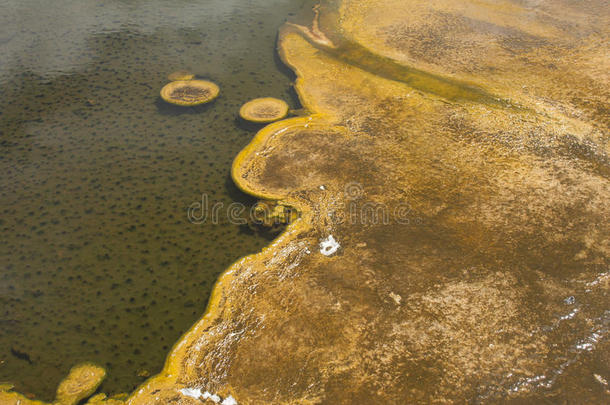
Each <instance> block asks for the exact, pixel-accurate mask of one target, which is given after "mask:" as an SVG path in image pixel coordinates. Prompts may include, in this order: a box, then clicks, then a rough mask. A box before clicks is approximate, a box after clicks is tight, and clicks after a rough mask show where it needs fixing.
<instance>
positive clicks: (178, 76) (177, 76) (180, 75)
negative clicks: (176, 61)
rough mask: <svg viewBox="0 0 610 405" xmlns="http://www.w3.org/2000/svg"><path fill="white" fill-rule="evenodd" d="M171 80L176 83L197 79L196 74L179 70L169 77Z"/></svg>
mask: <svg viewBox="0 0 610 405" xmlns="http://www.w3.org/2000/svg"><path fill="white" fill-rule="evenodd" d="M167 78H168V79H169V80H171V81H172V82H175V81H177V80H193V79H194V78H195V74H194V73H191V72H189V71H188V70H178V71H176V72H174V73H171V74H170V75H169V76H167Z"/></svg>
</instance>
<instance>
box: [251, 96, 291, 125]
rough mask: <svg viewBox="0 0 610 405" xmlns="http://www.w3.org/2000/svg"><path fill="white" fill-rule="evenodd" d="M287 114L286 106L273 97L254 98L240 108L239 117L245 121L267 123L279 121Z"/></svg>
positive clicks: (283, 102)
mask: <svg viewBox="0 0 610 405" xmlns="http://www.w3.org/2000/svg"><path fill="white" fill-rule="evenodd" d="M287 114H288V104H286V102H285V101H283V100H279V99H277V98H273V97H265V98H255V99H254V100H250V101H248V102H247V103H246V104H244V105H243V106H241V108H240V110H239V116H240V117H242V118H243V119H245V120H246V121H251V122H258V123H267V122H273V121H277V120H280V119H282V118H284V117H285V116H286V115H287Z"/></svg>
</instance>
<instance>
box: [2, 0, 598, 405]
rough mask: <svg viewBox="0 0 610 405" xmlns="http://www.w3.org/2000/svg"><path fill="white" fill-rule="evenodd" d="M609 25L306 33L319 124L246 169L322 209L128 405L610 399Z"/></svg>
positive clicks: (469, 25)
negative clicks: (609, 335)
mask: <svg viewBox="0 0 610 405" xmlns="http://www.w3.org/2000/svg"><path fill="white" fill-rule="evenodd" d="M318 17H319V18H318ZM609 26H610V21H609V10H608V5H607V2H605V1H602V0H592V1H569V0H554V1H551V0H540V1H530V0H513V1H500V0H498V1H484V0H470V1H454V0H438V1H429V0H343V1H338V0H337V1H330V2H323V3H322V4H321V6H320V7H319V8H317V9H316V19H315V21H313V23H312V24H311V25H310V26H309V27H304V26H299V25H294V24H287V25H285V26H284V27H283V28H282V30H281V32H280V37H279V52H280V55H281V57H282V59H283V61H284V62H285V63H286V64H287V65H288V66H290V67H291V68H292V69H293V70H294V71H295V72H296V74H297V76H298V79H297V82H296V90H297V92H298V94H299V97H300V99H301V102H302V104H303V106H304V107H305V108H306V109H307V110H308V112H309V114H308V115H306V116H300V117H297V118H290V119H286V120H283V121H279V122H277V123H274V124H271V125H269V126H267V127H265V128H264V129H262V130H261V131H260V132H259V133H258V134H257V135H256V138H255V139H254V140H253V141H252V143H251V144H250V145H249V146H248V147H247V148H246V149H245V150H243V151H242V152H241V153H240V154H239V156H238V157H237V159H236V160H235V163H234V166H233V178H234V180H235V181H236V183H237V184H238V185H239V186H240V187H241V188H242V189H243V190H245V191H247V192H248V193H251V194H254V195H257V196H260V197H262V198H265V199H275V200H280V202H281V203H282V204H285V205H290V206H293V207H296V208H297V209H298V210H299V211H300V213H301V216H300V219H298V220H296V221H295V222H293V223H292V224H291V225H290V226H289V227H288V230H287V231H286V232H285V233H284V234H283V235H282V236H281V237H280V238H278V239H277V240H276V241H275V242H274V243H273V244H272V245H271V246H269V247H268V248H267V249H266V250H264V251H263V252H262V253H259V254H256V255H253V256H250V257H247V258H245V259H243V260H241V261H239V262H237V263H235V264H234V265H233V266H232V267H231V268H230V269H228V270H227V271H226V273H225V274H224V275H223V276H222V278H221V279H220V280H219V282H218V284H217V286H216V289H215V292H214V295H213V297H212V299H211V304H210V306H209V308H208V312H207V314H206V315H205V316H204V317H203V318H202V319H201V320H200V321H199V322H198V323H197V324H196V325H195V326H194V327H193V328H192V329H191V331H190V332H188V333H187V334H186V335H185V336H184V337H183V338H182V339H181V340H180V341H179V342H178V343H177V344H176V346H175V347H174V349H173V350H172V352H171V354H170V355H169V357H168V360H167V364H166V367H165V370H164V371H163V373H162V374H160V375H158V376H156V377H153V378H151V379H150V380H148V381H147V382H146V383H145V384H144V385H142V386H141V387H140V389H139V390H137V391H136V392H134V393H132V394H131V396H130V397H129V398H128V399H127V400H126V403H129V404H133V405H136V404H147V405H149V404H170V403H171V404H200V403H202V401H203V402H205V401H208V402H209V403H213V402H222V403H224V404H232V403H239V404H270V403H286V404H317V403H329V404H330V403H332V404H388V403H391V404H405V403H426V402H431V403H464V402H475V403H476V402H490V403H496V402H498V401H500V402H515V403H517V402H518V403H523V402H527V403H539V402H538V401H540V400H543V399H544V400H549V401H567V402H570V403H589V404H593V403H607V402H606V401H608V400H609V398H610V396H609V392H610V391H609V390H610V387H608V377H609V376H610V344H608V328H609V326H610V325H609V322H610V305H609V304H610V302H609V299H608V287H609V280H610V276H609V273H608V268H609V257H610V254H609V253H610V252H609V249H610V244H609V235H610V229H609V224H610V221H609V219H610V218H609V214H610V204H609V203H608V201H610V182H609V181H608V176H609V175H610V171H609V161H608V123H609V122H608V117H609V114H608V89H609V83H608V81H609V80H608V79H609V75H608V72H609V71H610V62H609V56H608V55H609V54H610V52H609V51H610V50H609V49H608V41H607V38H608V36H609V32H608V27H609ZM0 398H2V399H4V400H5V402H3V403H6V402H7V401H8V403H11V402H10V401H17V398H18V394H15V393H10V394H9V393H6V392H5V393H3V394H0ZM96 400H97V401H102V400H103V397H100V396H98V397H97V399H96ZM23 401H24V402H22V403H26V401H25V400H23ZM223 401H224V402H223ZM13 403H17V402H13Z"/></svg>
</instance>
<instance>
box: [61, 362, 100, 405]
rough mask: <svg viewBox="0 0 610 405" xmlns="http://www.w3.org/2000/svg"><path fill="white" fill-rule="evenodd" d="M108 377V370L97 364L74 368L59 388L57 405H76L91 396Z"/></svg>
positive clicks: (81, 365)
mask: <svg viewBox="0 0 610 405" xmlns="http://www.w3.org/2000/svg"><path fill="white" fill-rule="evenodd" d="M104 377H106V370H104V369H103V368H102V367H99V366H96V365H95V364H90V363H83V364H80V365H78V366H75V367H72V369H71V370H70V374H68V376H67V377H66V378H65V379H64V380H63V381H62V382H61V383H60V384H59V387H58V388H57V397H56V399H57V401H56V402H57V403H60V404H62V405H64V404H65V405H75V404H77V403H79V402H80V401H82V400H83V399H85V398H87V397H89V396H91V395H92V394H93V393H94V392H95V390H96V389H97V387H99V386H100V384H101V383H102V381H103V380H104Z"/></svg>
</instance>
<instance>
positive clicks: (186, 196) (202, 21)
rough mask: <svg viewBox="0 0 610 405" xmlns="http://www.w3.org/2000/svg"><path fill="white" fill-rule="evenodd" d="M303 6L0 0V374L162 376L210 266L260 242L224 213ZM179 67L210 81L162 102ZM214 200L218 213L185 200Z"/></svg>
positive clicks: (19, 383) (39, 389) (274, 92)
mask: <svg viewBox="0 0 610 405" xmlns="http://www.w3.org/2000/svg"><path fill="white" fill-rule="evenodd" d="M302 3H303V1H302V0H272V1H269V0H255V1H251V0H211V1H203V0H201V1H172V2H163V1H147V2H142V1H102V2H96V1H89V0H87V1H82V0H79V1H69V0H64V1H59V2H54V3H53V4H50V3H49V2H43V1H34V0H28V1H16V0H9V1H6V0H3V1H0V53H1V54H2V56H1V57H0V94H1V95H2V97H1V99H0V173H1V174H0V229H1V236H0V308H1V312H0V381H3V380H7V381H11V382H14V383H15V385H16V389H18V390H19V391H21V392H25V393H33V394H35V395H36V396H37V397H41V398H43V399H51V398H52V397H53V394H54V391H55V387H56V386H57V384H58V382H59V381H60V379H61V378H62V377H64V376H65V375H66V374H67V372H68V370H69V368H70V367H72V366H73V365H74V364H76V363H78V362H81V361H93V362H96V363H97V364H100V365H102V366H104V367H106V368H107V371H108V377H107V379H106V381H105V382H104V384H103V387H102V389H103V390H104V391H105V392H109V393H117V392H127V391H131V390H132V389H133V388H134V387H135V386H136V385H137V384H139V383H141V382H142V381H143V380H144V377H146V376H147V375H150V374H154V373H156V372H158V371H159V370H160V369H161V367H162V365H163V361H164V358H165V357H166V355H167V353H168V351H169V349H170V348H171V347H172V345H173V344H174V343H175V342H176V340H177V339H178V338H179V336H180V335H181V334H182V333H183V332H184V331H185V330H187V329H188V328H189V327H190V326H191V325H192V324H193V322H194V321H196V320H197V319H198V318H199V317H200V316H201V314H202V313H203V311H204V309H205V307H206V303H207V301H208V297H209V294H210V291H211V288H212V286H213V284H214V282H215V280H216V278H217V276H218V274H219V273H220V272H222V271H223V270H224V269H226V268H227V267H228V266H229V265H230V264H231V263H232V262H233V261H235V260H236V259H238V258H239V257H241V256H244V255H246V254H249V253H253V252H256V251H259V250H260V249H261V248H262V247H263V246H264V245H265V244H268V240H269V239H268V236H265V237H263V235H260V234H255V233H252V232H249V231H248V229H247V228H246V227H243V226H239V225H236V224H232V223H230V222H229V221H228V218H227V216H226V212H227V211H226V207H227V206H228V205H229V204H230V203H232V202H234V201H239V202H242V203H245V204H252V203H253V199H251V198H249V197H247V196H245V195H244V194H242V193H241V192H239V191H238V190H237V188H236V187H235V186H234V185H233V183H232V181H231V180H230V178H229V167H230V164H231V161H232V160H233V158H234V157H235V155H236V154H237V152H238V151H239V150H240V149H242V148H243V147H244V146H245V145H246V144H247V143H248V142H249V141H250V139H251V136H252V134H253V131H252V129H251V128H246V127H245V126H243V125H241V124H240V123H239V122H238V121H237V120H236V116H237V111H238V110H239V107H240V106H241V105H242V104H243V103H244V102H246V101H247V100H249V99H251V98H254V97H261V96H271V97H278V98H282V99H284V100H286V101H288V102H289V103H290V104H292V105H293V106H294V103H295V102H294V100H293V97H292V96H291V94H290V80H291V77H290V76H289V75H286V73H285V71H284V72H283V71H282V68H281V67H280V66H278V63H277V56H276V55H275V38H276V35H277V30H278V27H279V26H280V25H281V24H282V23H283V22H284V21H285V19H286V18H287V17H288V16H289V15H291V14H293V13H296V12H298V11H299V10H300V9H301V6H302ZM180 69H187V70H191V71H193V72H194V73H195V74H197V75H198V77H201V78H203V79H207V80H211V81H214V82H215V83H217V84H218V85H219V86H220V88H221V93H220V97H219V98H218V99H217V100H215V101H214V102H213V103H212V104H210V105H206V106H201V107H196V108H180V107H174V106H170V105H167V104H165V103H163V102H162V101H161V100H160V98H159V90H160V89H161V88H162V87H163V86H164V85H165V84H166V83H168V79H167V76H168V74H170V73H172V72H174V71H176V70H180ZM204 193H205V194H206V195H207V201H208V202H209V204H210V206H211V205H212V204H214V203H222V204H224V207H225V208H224V209H221V210H220V211H219V213H220V214H219V216H218V221H216V222H217V223H212V221H210V220H208V221H207V222H205V223H204V224H193V223H190V222H189V220H188V219H187V208H188V207H189V206H191V205H192V204H193V203H196V202H201V201H202V194H204Z"/></svg>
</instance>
